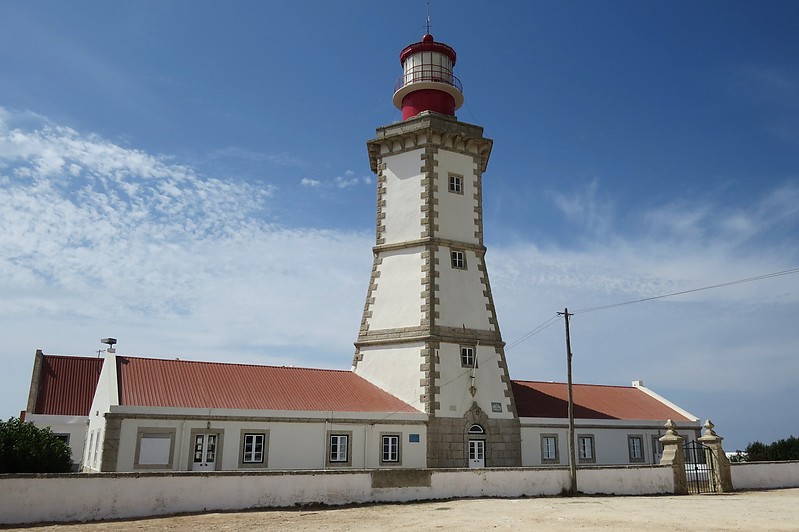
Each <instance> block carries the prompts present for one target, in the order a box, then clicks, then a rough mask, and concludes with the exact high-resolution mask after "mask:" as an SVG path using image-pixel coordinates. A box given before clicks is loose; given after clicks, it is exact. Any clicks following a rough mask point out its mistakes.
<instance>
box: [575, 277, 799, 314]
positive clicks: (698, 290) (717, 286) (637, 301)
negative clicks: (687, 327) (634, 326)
mask: <svg viewBox="0 0 799 532" xmlns="http://www.w3.org/2000/svg"><path fill="white" fill-rule="evenodd" d="M793 273H799V268H792V269H790V270H783V271H781V272H773V273H767V274H764V275H758V276H755V277H747V278H746V279H738V280H736V281H729V282H726V283H720V284H714V285H711V286H703V287H702V288H692V289H690V290H681V291H679V292H672V293H670V294H663V295H659V296H652V297H645V298H642V299H635V300H633V301H624V302H623V303H613V304H611V305H602V306H600V307H590V308H584V309H580V310H575V311H574V313H575V314H585V313H586V312H594V311H597V310H605V309H609V308H614V307H621V306H624V305H632V304H633V303H643V302H644V301H653V300H655V299H663V298H666V297H673V296H680V295H683V294H691V293H693V292H701V291H702V290H710V289H711V288H721V287H724V286H732V285H736V284H743V283H751V282H752V281H762V280H763V279H771V278H772V277H780V276H782V275H791V274H793Z"/></svg>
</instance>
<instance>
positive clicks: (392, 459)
mask: <svg viewBox="0 0 799 532" xmlns="http://www.w3.org/2000/svg"><path fill="white" fill-rule="evenodd" d="M380 461H381V462H383V463H397V462H399V461H400V437H399V435H398V434H384V435H383V436H382V438H381V453H380Z"/></svg>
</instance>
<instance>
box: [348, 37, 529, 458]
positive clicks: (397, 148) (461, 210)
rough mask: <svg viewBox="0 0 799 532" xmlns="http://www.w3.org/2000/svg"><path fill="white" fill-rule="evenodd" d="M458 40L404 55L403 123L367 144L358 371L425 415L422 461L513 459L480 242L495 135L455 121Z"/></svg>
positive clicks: (509, 406)
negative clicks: (369, 184)
mask: <svg viewBox="0 0 799 532" xmlns="http://www.w3.org/2000/svg"><path fill="white" fill-rule="evenodd" d="M455 60H456V54H455V50H453V49H452V48H451V47H449V46H447V45H446V44H443V43H440V42H436V41H435V40H434V39H433V36H432V35H430V34H426V35H425V36H424V37H423V38H422V40H421V42H417V43H414V44H411V45H410V46H407V47H406V48H405V49H404V50H402V52H401V53H400V62H401V64H402V76H401V77H400V79H399V80H398V81H397V84H396V87H395V92H394V97H393V102H394V105H395V106H396V107H397V108H398V109H400V110H401V111H402V122H399V123H395V124H391V125H388V126H384V127H380V128H378V129H377V134H376V137H375V138H374V139H373V140H370V141H369V142H368V143H367V147H368V151H369V162H370V164H371V167H372V171H373V172H375V173H376V174H377V231H376V235H377V240H376V245H375V246H374V248H373V251H374V264H373V267H372V275H371V279H370V282H369V289H368V293H367V296H366V304H365V305H364V312H363V318H362V320H361V327H360V331H359V334H358V340H357V342H356V343H355V347H356V350H355V357H354V360H353V369H354V371H355V372H356V373H357V374H358V375H360V376H362V377H364V378H366V379H367V380H369V381H371V382H373V383H374V384H376V385H378V386H379V387H381V388H383V389H384V390H386V391H388V392H390V393H392V394H394V395H395V396H397V397H399V398H401V399H402V400H404V401H406V402H408V403H410V404H411V405H413V406H415V407H417V408H418V409H419V410H421V411H423V412H426V413H427V414H428V422H427V434H426V438H427V442H426V444H427V465H428V467H466V466H467V465H468V466H470V467H481V466H488V467H501V466H517V465H520V464H521V444H520V432H519V419H518V415H517V413H516V407H515V404H514V399H513V393H512V390H511V383H510V379H509V376H508V369H507V365H506V362H505V353H504V351H503V347H504V345H505V344H504V342H503V341H502V336H501V334H500V330H499V325H498V323H497V316H496V311H495V309H494V300H493V297H492V295H491V285H490V284H489V281H488V271H487V269H486V265H485V253H486V248H485V246H484V245H483V192H482V176H483V172H484V171H485V169H486V165H487V164H488V158H489V155H490V153H491V145H492V141H491V140H490V139H487V138H485V137H483V128H482V127H479V126H475V125H471V124H466V123H464V122H460V121H458V120H457V118H456V117H455V111H456V110H457V109H458V108H459V107H460V106H461V105H462V104H463V92H462V86H461V83H460V81H459V80H458V79H457V78H456V77H455V76H454V75H453V72H452V69H453V66H454V65H455Z"/></svg>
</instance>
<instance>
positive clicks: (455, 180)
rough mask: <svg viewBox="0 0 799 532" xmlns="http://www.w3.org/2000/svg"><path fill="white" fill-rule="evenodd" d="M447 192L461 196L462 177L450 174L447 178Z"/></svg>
mask: <svg viewBox="0 0 799 532" xmlns="http://www.w3.org/2000/svg"><path fill="white" fill-rule="evenodd" d="M449 191H450V192H453V193H455V194H463V177H462V176H459V175H454V174H450V176H449Z"/></svg>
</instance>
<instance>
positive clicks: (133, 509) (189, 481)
mask: <svg viewBox="0 0 799 532" xmlns="http://www.w3.org/2000/svg"><path fill="white" fill-rule="evenodd" d="M373 474H374V475H380V474H385V471H384V470H381V471H378V472H370V471H347V472H338V471H313V472H272V473H226V472H218V473H160V474H159V473H134V474H119V473H117V474H73V475H14V476H5V477H0V493H2V494H3V496H2V497H1V498H0V524H12V523H17V524H19V523H38V522H48V521H50V522H53V521H55V522H59V521H60V522H63V521H90V520H103V519H126V518H133V517H144V516H156V515H169V514H177V513H184V512H204V511H209V512H210V511H220V510H245V509H249V508H271V507H286V506H295V505H298V504H316V503H322V504H329V505H342V504H353V503H367V502H404V501H411V500H434V499H449V498H455V497H523V496H541V495H557V494H559V493H562V492H563V491H564V490H565V489H566V488H567V487H568V484H569V472H568V470H567V469H566V468H559V469H549V468H541V469H476V470H475V469H472V470H468V469H467V470H413V471H408V470H404V471H396V472H392V473H390V475H395V476H389V477H388V478H389V479H394V481H390V482H389V484H390V485H394V486H402V487H373V485H375V484H377V485H381V483H380V482H377V483H375V482H373V478H372V477H373ZM428 478H429V481H427V479H428ZM384 479H385V477H384ZM419 480H422V481H421V482H420V481H419ZM577 482H578V488H579V489H580V491H582V492H584V493H592V494H595V493H618V494H628V495H642V494H659V493H672V492H673V487H674V486H673V481H672V473H671V469H670V468H669V467H666V466H643V467H630V468H615V469H605V468H595V469H581V470H579V471H578V478H577ZM428 484H429V485H428ZM31 501H36V504H31Z"/></svg>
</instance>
